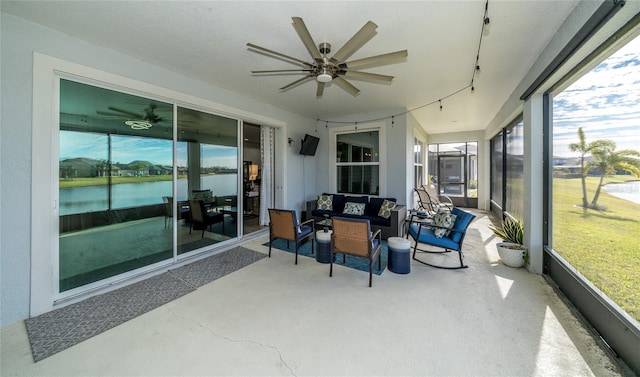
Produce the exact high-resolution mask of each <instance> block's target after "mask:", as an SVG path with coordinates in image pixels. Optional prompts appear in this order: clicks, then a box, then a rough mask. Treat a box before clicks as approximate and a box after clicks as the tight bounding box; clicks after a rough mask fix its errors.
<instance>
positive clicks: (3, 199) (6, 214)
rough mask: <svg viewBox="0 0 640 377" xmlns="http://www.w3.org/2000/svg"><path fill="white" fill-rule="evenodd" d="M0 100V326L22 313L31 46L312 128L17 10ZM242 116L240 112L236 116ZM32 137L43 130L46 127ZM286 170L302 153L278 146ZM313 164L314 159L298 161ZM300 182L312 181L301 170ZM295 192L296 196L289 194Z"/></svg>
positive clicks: (7, 35) (292, 188)
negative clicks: (21, 15) (27, 18)
mask: <svg viewBox="0 0 640 377" xmlns="http://www.w3.org/2000/svg"><path fill="white" fill-rule="evenodd" d="M1 28H2V29H1V38H2V50H1V54H2V55H1V56H2V66H1V76H0V78H1V81H2V105H1V109H2V112H1V115H0V117H1V118H0V120H1V122H2V127H1V128H0V147H1V148H0V158H1V160H0V161H1V162H2V165H1V166H0V187H2V191H1V192H0V195H1V196H0V203H1V206H2V207H1V211H0V221H1V228H0V232H1V233H0V247H1V249H0V274H1V275H0V289H1V295H0V313H1V315H0V326H6V325H9V324H12V323H14V322H16V321H18V320H21V319H24V318H27V317H28V316H29V301H30V264H31V260H30V259H31V245H30V239H31V231H30V229H31V220H32V219H31V207H30V203H31V185H32V183H31V181H32V179H31V174H32V173H31V172H32V169H31V154H32V148H31V138H32V106H31V103H32V99H33V90H32V83H33V81H32V75H33V72H32V69H33V68H32V67H33V53H34V52H39V53H42V54H45V55H48V56H52V57H56V58H59V59H63V60H65V61H69V62H73V63H77V64H81V65H84V66H88V67H92V68H95V69H99V70H102V71H105V72H109V73H114V74H117V75H120V76H125V77H131V78H135V79H137V80H139V81H143V82H148V83H150V84H153V85H156V86H160V87H164V88H167V89H170V90H173V91H178V92H181V93H186V94H189V95H192V96H197V97H199V98H203V99H206V100H209V101H213V102H216V103H220V104H223V105H225V106H229V107H233V108H237V109H241V110H243V111H244V112H246V113H253V114H258V115H260V116H264V117H269V118H272V119H277V120H278V121H280V122H283V123H286V128H285V134H284V135H283V137H282V139H281V140H279V143H280V144H282V140H286V138H287V137H288V136H289V135H290V137H293V138H299V137H300V136H301V135H304V134H305V133H312V132H313V130H314V126H315V120H312V119H308V118H305V117H302V116H299V115H296V114H293V113H289V112H286V111H283V110H281V109H277V108H274V107H272V106H268V105H265V104H262V103H259V102H256V101H255V100H252V99H249V98H246V97H244V96H242V95H240V94H237V93H232V92H229V91H225V90H222V89H219V88H216V87H213V86H211V85H207V84H204V83H202V82H199V81H196V80H193V79H191V78H189V77H185V76H181V75H178V74H176V73H174V72H170V71H168V70H165V69H163V68H160V67H157V66H153V65H150V64H148V63H145V62H143V61H140V60H138V59H135V58H132V57H130V56H126V55H124V54H121V53H119V52H116V51H113V50H109V49H106V48H102V47H100V46H96V45H93V44H90V43H87V42H85V41H83V40H80V39H78V38H75V37H71V36H69V35H65V34H62V33H59V32H57V31H55V30H52V29H49V28H46V27H44V26H42V25H38V24H35V23H32V22H29V21H25V20H23V19H20V18H18V17H15V16H12V15H8V14H5V13H2V23H1ZM239 117H241V118H243V116H239ZM40 137H43V138H46V137H48V136H47V135H41V136H40ZM280 151H281V152H280V153H282V156H283V159H284V161H285V164H284V165H285V166H284V167H286V169H287V170H289V169H293V170H296V169H301V166H302V158H301V157H300V156H299V155H298V154H297V151H293V150H292V149H289V148H282V147H281V146H280ZM305 164H306V166H307V169H308V170H310V171H312V170H315V160H313V159H307V160H306V161H305ZM284 176H285V181H284V185H282V186H283V190H285V191H284V195H282V196H283V197H284V202H283V203H282V205H283V206H285V207H290V208H293V207H294V206H295V203H296V202H297V201H300V200H301V199H300V198H302V196H303V192H302V187H301V185H300V184H299V183H300V180H301V178H300V176H299V175H287V174H285V175H284ZM305 180H306V181H307V184H308V185H309V186H311V187H315V177H314V175H312V174H308V175H307V176H306V177H305ZM295 198H298V199H297V200H296V199H295Z"/></svg>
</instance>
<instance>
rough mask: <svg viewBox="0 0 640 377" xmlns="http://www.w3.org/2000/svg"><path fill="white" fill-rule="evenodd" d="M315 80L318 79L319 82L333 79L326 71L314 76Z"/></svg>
mask: <svg viewBox="0 0 640 377" xmlns="http://www.w3.org/2000/svg"><path fill="white" fill-rule="evenodd" d="M316 80H318V81H319V82H331V80H333V77H332V76H331V75H330V74H328V73H326V72H322V73H321V74H319V75H318V76H317V77H316Z"/></svg>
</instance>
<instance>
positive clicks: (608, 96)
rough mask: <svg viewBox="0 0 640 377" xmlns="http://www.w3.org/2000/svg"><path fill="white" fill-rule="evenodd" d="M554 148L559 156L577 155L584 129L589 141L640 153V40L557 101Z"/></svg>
mask: <svg viewBox="0 0 640 377" xmlns="http://www.w3.org/2000/svg"><path fill="white" fill-rule="evenodd" d="M553 122H554V131H553V132H554V136H553V141H554V142H553V148H554V155H556V156H571V155H575V154H573V153H571V152H569V150H568V144H569V143H574V142H577V140H578V128H579V127H582V128H583V130H584V133H585V137H586V139H587V140H586V141H587V142H591V141H594V140H597V139H610V140H613V141H614V142H616V144H617V148H618V149H636V150H640V37H637V38H635V39H634V40H633V41H631V42H630V43H628V44H627V45H626V46H624V47H622V48H621V49H620V50H618V51H617V52H616V53H615V54H613V55H612V56H610V57H609V58H608V59H606V60H605V61H604V62H602V63H601V64H599V65H598V66H597V67H596V68H594V69H593V70H592V71H591V72H589V73H587V74H586V75H584V76H583V77H582V78H580V79H579V80H578V81H576V82H575V83H574V84H572V85H571V86H570V87H569V88H567V89H565V90H564V91H563V92H562V93H560V94H558V95H557V96H556V97H555V98H554V108H553Z"/></svg>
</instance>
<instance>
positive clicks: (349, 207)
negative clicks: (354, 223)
mask: <svg viewBox="0 0 640 377" xmlns="http://www.w3.org/2000/svg"><path fill="white" fill-rule="evenodd" d="M365 206H366V204H365V203H353V202H347V203H346V204H345V205H344V211H343V212H342V213H344V214H347V215H357V216H362V215H364V207H365Z"/></svg>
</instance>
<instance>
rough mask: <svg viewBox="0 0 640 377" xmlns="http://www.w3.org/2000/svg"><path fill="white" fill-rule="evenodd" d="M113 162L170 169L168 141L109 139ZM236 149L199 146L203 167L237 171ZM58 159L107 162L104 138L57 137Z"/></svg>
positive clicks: (181, 157) (183, 149) (181, 153)
mask: <svg viewBox="0 0 640 377" xmlns="http://www.w3.org/2000/svg"><path fill="white" fill-rule="evenodd" d="M111 142H112V153H113V156H112V160H113V162H115V163H122V164H127V163H130V162H131V161H135V160H143V161H150V162H152V163H154V164H158V165H169V166H170V165H172V161H171V159H172V155H171V148H172V146H171V141H170V140H161V139H150V138H144V137H134V136H117V135H114V136H112V140H111ZM237 153H238V148H235V147H226V146H217V145H204V144H203V145H202V148H201V156H200V157H201V159H202V166H205V167H209V166H224V167H227V168H232V169H236V168H237V166H238V160H237ZM60 155H61V156H60V159H61V160H64V159H66V158H74V157H85V158H93V159H96V160H106V159H107V157H108V155H107V136H106V135H100V134H93V133H82V132H69V131H67V132H61V133H60ZM177 156H178V166H187V144H186V143H184V142H182V143H178V148H177Z"/></svg>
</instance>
